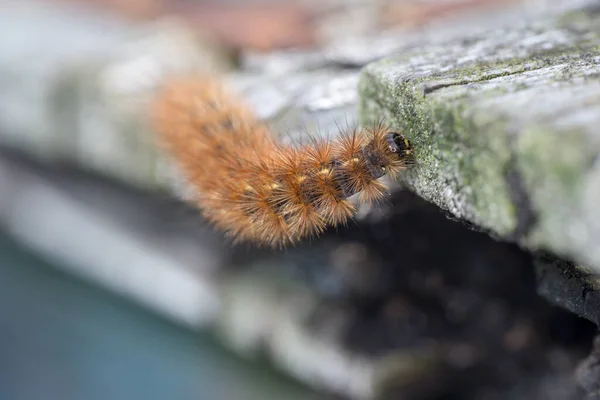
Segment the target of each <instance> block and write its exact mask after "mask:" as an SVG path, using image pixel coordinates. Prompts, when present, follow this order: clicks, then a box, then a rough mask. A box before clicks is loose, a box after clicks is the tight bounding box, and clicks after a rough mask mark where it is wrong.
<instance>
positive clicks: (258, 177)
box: [152, 76, 412, 248]
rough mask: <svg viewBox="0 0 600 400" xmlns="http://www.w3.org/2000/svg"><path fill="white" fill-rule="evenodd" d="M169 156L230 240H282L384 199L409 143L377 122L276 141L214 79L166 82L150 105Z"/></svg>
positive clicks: (279, 243)
mask: <svg viewBox="0 0 600 400" xmlns="http://www.w3.org/2000/svg"><path fill="white" fill-rule="evenodd" d="M152 116H153V119H154V121H153V122H154V126H155V128H156V129H155V130H156V132H157V133H158V135H159V139H160V143H161V144H162V145H163V147H164V149H165V151H166V152H167V154H169V155H170V157H171V158H172V159H173V161H174V162H175V164H176V165H177V166H178V167H179V169H180V171H181V173H182V174H183V175H184V176H185V177H186V178H187V181H188V183H189V185H190V186H191V187H192V188H193V189H194V191H195V193H197V196H196V197H195V198H194V203H195V205H196V206H198V207H199V208H200V209H201V210H202V213H203V215H204V217H205V218H206V219H207V220H209V221H210V222H211V223H213V224H214V225H215V227H217V229H220V230H222V231H224V232H225V234H226V235H227V236H229V237H231V238H232V240H233V242H234V243H240V242H248V241H249V242H253V243H255V244H257V245H266V246H270V247H279V248H282V247H285V246H287V245H291V244H294V243H296V242H298V241H299V240H301V239H303V238H305V237H311V236H318V235H320V234H322V233H323V232H324V231H325V229H326V228H327V226H337V225H345V224H346V223H347V221H348V219H350V218H351V217H352V216H353V215H354V213H355V212H356V209H355V206H354V205H353V204H352V203H351V202H350V201H349V200H348V198H349V197H351V196H354V195H357V200H358V202H359V203H371V202H373V201H376V200H379V199H380V198H382V197H383V196H384V195H385V193H386V192H387V191H386V187H385V185H384V184H383V183H382V182H381V181H380V180H379V178H381V177H382V176H383V175H386V174H387V175H389V176H390V177H392V178H394V179H396V178H398V177H399V175H400V173H401V172H402V171H404V170H405V169H406V167H407V166H408V165H409V164H410V163H412V147H411V146H410V143H409V141H408V140H407V139H406V138H404V136H402V135H401V134H399V133H396V132H392V131H391V130H390V129H389V127H387V126H386V125H385V124H383V123H381V122H380V123H378V124H376V125H375V126H374V127H372V128H370V129H348V130H345V131H343V132H340V135H339V136H338V138H337V139H335V140H329V139H325V138H323V137H309V138H308V139H309V140H307V141H306V142H305V143H299V144H297V145H296V146H291V145H290V146H288V145H283V144H282V143H279V142H278V141H277V140H276V138H275V137H274V135H272V134H271V132H270V130H269V129H268V128H267V126H266V125H265V124H263V123H262V122H261V121H259V120H258V118H257V117H256V116H255V115H254V113H253V112H252V110H251V109H250V107H249V106H248V105H247V104H245V103H244V102H242V101H241V100H240V99H239V98H238V97H237V96H235V95H233V94H232V93H230V92H228V91H227V90H226V88H225V87H224V86H223V85H222V84H221V83H220V82H218V81H217V80H214V79H211V78H210V77H199V76H192V77H184V78H176V79H171V80H167V81H166V82H165V85H164V87H163V88H162V90H161V91H160V92H159V93H158V95H157V98H156V101H155V104H154V109H153V112H152Z"/></svg>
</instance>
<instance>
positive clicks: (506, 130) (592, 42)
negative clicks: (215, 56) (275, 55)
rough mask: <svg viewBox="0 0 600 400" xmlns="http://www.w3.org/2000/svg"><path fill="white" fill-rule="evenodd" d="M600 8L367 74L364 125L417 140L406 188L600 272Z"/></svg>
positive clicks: (381, 65)
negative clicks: (383, 122) (375, 121)
mask: <svg viewBox="0 0 600 400" xmlns="http://www.w3.org/2000/svg"><path fill="white" fill-rule="evenodd" d="M599 46H600V10H599V9H598V8H597V7H595V6H590V7H588V8H584V9H581V10H579V11H574V12H569V13H566V14H561V15H560V16H554V17H547V18H545V19H540V20H539V21H518V20H517V21H514V22H512V23H510V24H509V23H507V24H506V26H505V27H504V28H503V29H492V30H489V31H488V32H486V33H480V34H478V35H475V36H470V35H465V36H464V37H463V39H462V40H452V41H450V42H447V43H436V44H433V45H421V46H413V47H407V48H405V49H403V51H402V52H401V54H399V55H398V56H395V57H392V58H389V59H385V60H382V61H379V62H376V63H373V64H370V65H369V66H367V67H366V68H365V69H364V71H363V74H362V77H361V83H360V91H361V116H362V120H363V121H367V120H370V119H372V118H379V117H381V116H385V117H386V118H387V119H388V120H389V121H390V122H391V123H392V125H394V126H395V127H397V128H401V129H403V130H404V131H405V133H406V134H407V135H408V136H409V137H410V138H411V139H412V140H413V142H414V145H415V147H416V152H417V159H418V165H417V167H416V168H415V169H414V170H413V171H412V172H411V173H410V174H408V175H407V177H406V179H405V182H404V183H405V184H406V185H407V186H409V187H410V188H412V190H414V191H415V192H417V193H418V194H419V195H421V196H422V197H424V198H425V199H427V200H429V201H432V202H434V203H435V204H437V205H438V206H440V207H442V208H444V209H446V210H448V211H450V212H451V213H452V214H453V215H455V216H456V217H459V218H462V219H465V220H468V221H470V222H472V223H473V224H475V225H477V226H479V227H482V228H483V229H486V230H489V231H490V232H491V233H493V234H494V235H497V236H499V237H501V238H504V239H508V240H514V241H517V242H518V243H520V244H522V245H524V246H527V247H529V248H530V249H545V250H549V251H552V252H554V253H556V254H559V255H562V256H565V257H568V258H572V259H574V260H577V261H578V262H581V263H584V264H589V265H591V266H594V267H596V268H597V269H600V247H599V246H598V243H600V211H599V210H600V209H599V208H598V206H597V204H598V203H600V157H599V155H600V134H599V133H598V129H597V127H598V126H599V124H600V47H599Z"/></svg>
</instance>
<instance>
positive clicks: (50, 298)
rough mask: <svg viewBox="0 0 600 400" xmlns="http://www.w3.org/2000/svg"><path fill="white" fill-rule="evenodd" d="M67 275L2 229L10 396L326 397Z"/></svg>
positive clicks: (67, 399) (2, 363)
mask: <svg viewBox="0 0 600 400" xmlns="http://www.w3.org/2000/svg"><path fill="white" fill-rule="evenodd" d="M320 397H321V396H318V395H316V394H315V393H313V392H310V391H309V390H308V389H305V388H304V387H302V386H300V385H299V384H296V383H295V382H292V381H289V380H287V379H286V378H285V377H283V376H281V375H279V374H277V373H276V372H274V371H273V370H271V369H270V367H268V366H266V365H265V364H264V363H256V364H255V363H253V362H250V361H246V360H241V359H239V358H236V357H235V356H234V355H232V354H230V353H229V352H227V351H226V350H225V349H223V348H220V347H219V345H218V344H217V343H216V342H215V341H213V340H212V338H211V337H209V336H203V335H200V334H197V333H194V332H191V331H188V330H185V329H183V328H180V327H177V326H175V325H171V324H170V323H168V322H166V321H164V320H161V319H159V318H158V317H156V316H154V315H151V314H149V313H147V312H145V311H144V310H142V309H140V308H138V307H136V306H134V305H132V304H129V303H127V302H126V301H124V300H122V299H119V298H116V297H114V296H112V295H110V294H108V293H105V292H104V291H102V290H100V289H98V288H95V287H93V286H91V285H89V284H87V283H84V282H81V281H79V280H77V279H75V278H73V277H71V276H68V275H65V274H64V273H62V272H60V271H59V270H58V269H55V268H53V266H52V265H49V264H48V263H47V262H44V261H42V260H40V259H39V258H37V257H36V256H34V255H32V254H30V253H28V252H27V251H26V250H24V249H22V248H20V247H19V246H18V245H17V244H16V243H14V242H13V241H11V240H10V239H9V238H8V237H7V236H5V235H3V234H2V233H1V232H0V399H1V400H54V399H56V400H59V399H60V400H108V399H110V400H120V399H127V400H134V399H144V400H154V399H156V400H159V399H160V400H164V399H190V400H200V399H202V400H204V399H207V400H208V399H210V400H212V399H223V400H252V399H261V400H264V399H278V400H279V399H286V400H295V399H298V400H300V399H317V398H320Z"/></svg>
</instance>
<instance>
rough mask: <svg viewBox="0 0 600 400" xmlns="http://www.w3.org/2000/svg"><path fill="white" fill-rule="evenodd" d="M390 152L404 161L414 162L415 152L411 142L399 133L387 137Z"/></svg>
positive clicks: (391, 133) (392, 133)
mask: <svg viewBox="0 0 600 400" xmlns="http://www.w3.org/2000/svg"><path fill="white" fill-rule="evenodd" d="M386 142H387V145H388V151H389V152H390V153H393V154H396V155H397V157H398V158H400V159H402V160H406V161H409V160H412V158H413V156H414V151H413V148H412V145H411V144H410V141H409V140H408V139H407V138H405V137H404V136H403V135H401V134H400V133H398V132H390V133H388V134H387V135H386Z"/></svg>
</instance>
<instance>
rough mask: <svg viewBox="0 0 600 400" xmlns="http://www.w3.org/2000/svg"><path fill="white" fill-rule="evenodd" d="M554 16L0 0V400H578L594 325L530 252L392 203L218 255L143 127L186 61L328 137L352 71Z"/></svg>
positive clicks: (268, 3) (389, 2) (431, 212)
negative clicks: (542, 284)
mask: <svg viewBox="0 0 600 400" xmlns="http://www.w3.org/2000/svg"><path fill="white" fill-rule="evenodd" d="M549 3H550V2H544V1H539V0H538V1H522V2H517V1H516V0H420V1H418V0H413V1H409V0H370V1H369V0H320V1H315V0H294V1H291V0H290V1H275V0H227V1H225V0H221V1H219V0H175V1H173V0H125V1H117V0H35V1H32V0H12V1H10V0H3V1H0V399H2V400H5V399H6V400H37V399H40V400H42V399H43V400H46V399H65V400H66V399H73V400H83V399H85V400H88V399H89V400H91V399H111V400H117V399H148V400H150V399H166V398H172V399H225V400H246V399H290V400H292V399H325V398H357V399H358V398H361V399H362V398H365V399H366V398H390V399H394V398H406V399H434V398H439V399H441V398H460V399H467V398H489V399H495V398H540V399H541V398H544V399H548V398H553V399H559V398H560V399H563V398H564V399H566V398H575V397H573V396H576V394H577V393H578V392H577V389H576V387H575V385H574V384H573V383H572V376H571V372H572V371H573V370H574V369H575V367H576V365H577V364H578V362H579V361H580V360H582V359H583V357H585V356H586V355H587V354H588V352H589V350H590V347H591V341H592V337H593V335H594V332H595V327H594V326H593V324H591V323H588V322H587V321H584V320H582V319H578V318H576V317H575V316H574V315H571V314H569V313H567V312H566V311H563V310H561V309H558V308H556V307H554V306H551V305H550V304H548V303H547V302H545V301H543V300H542V299H540V298H539V297H538V296H537V295H536V294H535V277H534V274H533V267H532V265H533V263H534V261H533V260H532V258H531V256H530V255H528V254H526V253H524V252H523V251H521V250H520V249H518V248H516V247H514V246H512V245H508V244H504V243H499V242H494V241H493V240H491V239H490V238H489V237H487V236H486V235H484V234H478V233H475V232H473V231H470V230H468V229H467V228H466V227H464V226H462V225H460V224H459V223H455V222H452V221H449V220H448V219H446V218H445V216H444V215H442V214H441V213H440V212H439V211H438V210H437V209H436V208H435V207H433V206H431V205H430V204H426V203H425V202H423V201H421V200H420V199H418V198H417V197H416V196H413V195H411V194H409V193H403V192H402V193H399V194H398V195H396V196H395V197H394V200H393V201H391V202H390V203H389V204H386V205H382V206H381V207H380V208H376V209H365V210H361V213H360V214H359V217H358V222H357V224H356V226H352V227H350V228H348V229H341V230H339V231H335V232H333V231H332V232H328V233H327V235H326V236H325V237H324V238H323V240H320V241H316V242H313V243H306V244H305V245H302V246H299V247H298V248H295V249H290V250H288V251H285V252H279V253H272V252H268V251H264V250H263V251H259V250H256V249H252V248H250V247H247V246H240V247H236V248H234V249H233V250H232V249H231V246H230V244H229V243H228V242H227V241H226V240H224V239H223V238H222V237H220V235H219V234H218V233H216V232H214V231H213V230H212V229H211V228H210V227H207V226H206V225H205V224H204V222H203V221H202V220H201V219H200V217H199V215H198V212H197V211H196V210H193V209H190V208H189V207H188V206H186V205H184V203H183V202H182V201H181V200H178V199H179V198H182V197H185V187H184V186H183V185H182V184H181V182H180V181H179V180H178V179H177V175H176V173H175V172H174V171H173V170H172V168H171V167H170V166H169V165H168V162H167V161H165V160H164V158H163V157H162V155H161V154H160V153H159V152H158V150H157V149H156V148H155V147H154V145H153V142H152V140H151V137H150V135H149V127H148V124H147V121H146V119H145V118H144V116H145V111H146V108H145V107H146V106H147V103H148V101H149V100H151V98H152V94H153V91H154V90H155V88H156V87H157V85H159V84H160V81H161V79H162V78H163V77H164V76H166V75H168V74H176V73H181V72H186V71H190V70H192V71H197V70H201V71H210V72H213V73H217V74H219V75H221V76H222V77H223V79H225V80H227V81H228V83H230V84H231V85H232V87H234V88H235V90H238V91H239V92H240V94H243V95H244V96H246V97H247V98H248V99H249V101H250V102H251V103H252V104H253V105H254V106H255V109H256V111H257V114H258V115H259V116H260V117H261V118H263V119H265V120H266V121H268V123H269V124H272V125H273V126H274V127H276V129H278V130H279V131H284V132H286V133H290V134H291V135H295V134H298V135H301V134H302V133H303V132H305V130H308V131H316V130H317V129H320V130H323V131H327V130H328V129H335V128H334V127H335V124H336V123H338V122H340V121H342V122H344V123H349V124H352V123H354V122H356V111H355V108H356V104H357V94H356V84H357V81H358V74H359V72H360V69H361V68H362V67H363V66H364V65H365V64H367V63H369V62H371V61H375V60H377V59H379V58H381V57H384V56H388V55H393V54H394V52H395V51H397V49H398V48H399V46H400V45H402V44H405V43H408V42H411V43H415V44H417V45H418V43H419V41H422V40H424V39H423V38H424V37H427V38H429V39H427V40H431V41H435V40H439V39H440V38H439V37H437V36H436V34H435V33H436V32H438V31H439V32H458V31H460V32H462V33H461V35H464V29H472V31H473V32H474V33H476V32H478V30H479V29H483V28H486V27H487V26H488V25H489V24H490V22H489V21H490V16H496V17H495V18H494V21H496V20H502V18H501V17H498V16H499V15H500V16H501V15H505V17H504V19H503V21H504V22H506V21H510V18H509V17H507V16H509V15H512V14H511V13H514V12H516V13H520V14H527V13H536V12H539V11H540V10H543V9H544V8H545V7H546V6H547V5H548V4H549ZM503 13H505V14H503ZM424 35H425V36H424ZM427 35H428V36H427ZM441 35H442V36H444V37H446V36H447V33H443V34H441ZM332 127H333V128H332ZM397 243H402V245H403V249H404V250H403V253H402V262H401V263H400V262H399V257H398V253H397V251H398V245H397ZM565 326H569V327H570V328H569V329H568V330H565V329H564V327H565ZM472 377H474V378H472ZM534 394H535V396H538V397H526V396H528V395H531V396H533V395H534ZM511 396H512V397H511Z"/></svg>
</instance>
